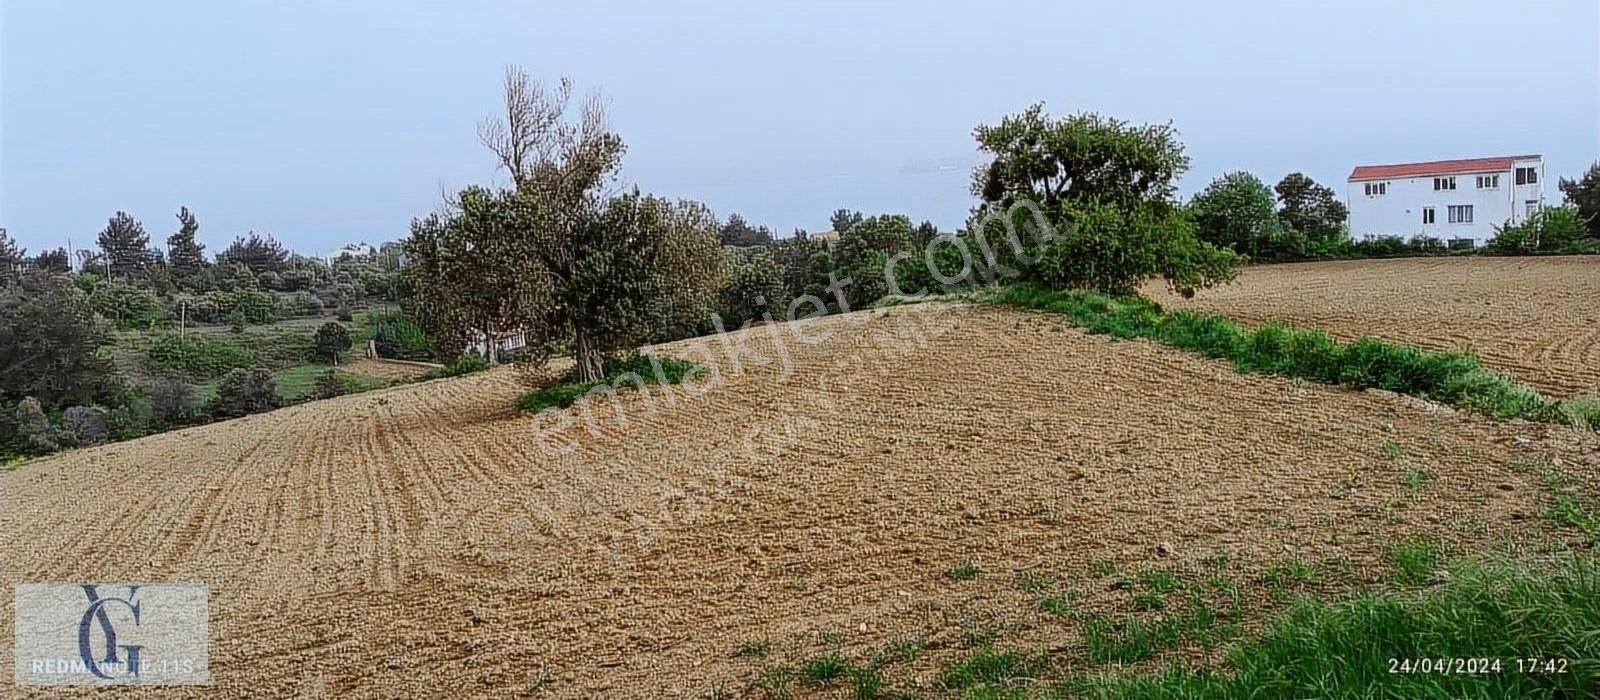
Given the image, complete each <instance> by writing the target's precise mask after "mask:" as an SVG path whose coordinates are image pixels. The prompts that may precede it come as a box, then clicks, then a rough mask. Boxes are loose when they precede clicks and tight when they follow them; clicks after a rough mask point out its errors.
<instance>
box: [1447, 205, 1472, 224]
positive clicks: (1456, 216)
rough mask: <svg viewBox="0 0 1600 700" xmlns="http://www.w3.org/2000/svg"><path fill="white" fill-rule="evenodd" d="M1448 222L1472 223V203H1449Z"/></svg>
mask: <svg viewBox="0 0 1600 700" xmlns="http://www.w3.org/2000/svg"><path fill="white" fill-rule="evenodd" d="M1450 223H1452V224H1470V223H1472V205H1471V204H1452V205H1450Z"/></svg>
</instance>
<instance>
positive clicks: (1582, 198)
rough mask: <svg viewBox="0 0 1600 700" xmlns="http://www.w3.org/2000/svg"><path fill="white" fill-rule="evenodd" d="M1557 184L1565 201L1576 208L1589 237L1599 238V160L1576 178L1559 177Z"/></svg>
mask: <svg viewBox="0 0 1600 700" xmlns="http://www.w3.org/2000/svg"><path fill="white" fill-rule="evenodd" d="M1559 186H1560V187H1561V194H1563V195H1565V196H1566V198H1567V203H1568V204H1571V205H1572V206H1574V207H1577V208H1578V218H1580V219H1582V220H1583V222H1584V228H1585V229H1586V230H1587V231H1588V234H1589V237H1591V238H1600V162H1596V163H1595V164H1594V165H1591V166H1589V169H1588V170H1587V171H1585V172H1584V173H1583V177H1581V178H1578V179H1577V180H1568V179H1567V178H1561V181H1560V183H1559Z"/></svg>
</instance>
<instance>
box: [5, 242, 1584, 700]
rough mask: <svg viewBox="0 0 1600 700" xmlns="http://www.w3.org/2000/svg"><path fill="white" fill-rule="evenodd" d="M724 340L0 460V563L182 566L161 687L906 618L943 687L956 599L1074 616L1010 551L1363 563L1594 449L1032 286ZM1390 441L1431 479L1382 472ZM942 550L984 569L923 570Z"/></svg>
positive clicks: (714, 660) (628, 691) (133, 573)
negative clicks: (599, 388) (185, 660)
mask: <svg viewBox="0 0 1600 700" xmlns="http://www.w3.org/2000/svg"><path fill="white" fill-rule="evenodd" d="M1493 262H1494V263H1496V265H1498V264H1499V263H1500V261H1493ZM1337 269H1343V268H1337ZM1401 269H1408V268H1407V267H1406V266H1401ZM1494 269H1496V270H1500V272H1497V273H1495V274H1499V275H1502V276H1503V275H1504V274H1507V273H1506V272H1505V271H1504V270H1502V268H1500V267H1494ZM1506 269H1514V268H1506ZM1584 269H1587V270H1590V271H1591V272H1592V271H1593V270H1594V269H1595V268H1594V267H1593V266H1590V267H1587V268H1584ZM1248 274H1249V275H1251V276H1257V275H1261V276H1263V277H1265V276H1266V275H1264V274H1262V273H1260V272H1257V271H1252V272H1251V273H1248ZM1267 274H1271V273H1267ZM1345 274H1347V275H1348V274H1356V273H1354V272H1350V271H1348V270H1346V271H1345ZM1249 284H1252V282H1251V281H1250V280H1249V279H1248V278H1247V281H1246V285H1249ZM1352 313H1354V312H1352ZM1591 313H1592V311H1591ZM1533 317H1534V318H1542V319H1545V320H1546V321H1548V320H1549V317H1548V315H1545V316H1540V315H1537V314H1535V315H1533ZM1591 318H1592V317H1591ZM796 331H799V332H803V333H804V334H805V335H806V336H807V338H808V339H809V340H811V341H814V342H809V343H808V342H803V341H802V340H801V339H799V338H796V337H795V336H794V335H793V333H794V332H796ZM775 338H781V339H783V343H782V344H781V345H780V344H779V343H777V342H776V341H775V340H774V339H775ZM732 340H733V341H737V345H739V346H741V347H742V348H743V351H742V352H741V353H739V354H738V366H735V365H734V364H733V363H732V362H730V361H729V360H728V358H727V356H726V355H725V354H724V350H725V349H726V347H725V346H724V345H723V344H720V343H719V341H706V340H696V341H687V342H683V343H677V344H674V345H671V346H667V347H665V348H663V349H661V350H660V351H662V352H666V353H669V354H673V355H676V356H680V357H684V358H686V359H692V360H698V361H702V362H704V361H706V360H707V353H711V354H712V355H713V356H714V357H715V362H714V363H713V367H714V368H715V369H716V372H715V374H714V376H712V377H710V378H707V379H703V380H701V381H699V382H696V383H695V384H692V385H686V386H682V387H677V388H675V389H673V390H672V392H671V393H670V394H667V393H663V391H662V390H661V389H660V388H659V387H651V390H652V391H651V392H649V393H640V392H637V391H628V392H624V393H622V394H620V395H619V397H618V400H617V403H616V404H615V405H614V406H613V405H611V404H610V403H609V402H607V401H604V400H601V401H597V402H594V403H595V404H597V405H591V408H593V409H594V410H593V411H591V413H590V418H592V419H593V421H592V424H593V429H592V430H589V429H587V428H586V427H585V425H586V421H585V420H584V417H583V412H582V411H581V410H580V409H579V407H574V408H572V409H567V410H566V411H565V412H562V413H560V414H558V415H556V416H555V417H554V418H552V417H551V416H548V415H547V416H544V417H543V418H537V419H536V418H535V417H531V416H528V415H523V414H519V413H518V412H516V411H514V410H513V409H512V407H511V402H512V400H513V398H514V397H516V396H517V394H518V393H519V392H520V391H522V388H521V387H520V386H518V384H517V383H516V374H515V373H514V372H511V371H509V370H496V371H492V372H487V373H480V374H477V375H471V376H467V377H463V378H457V379H446V380H436V381H431V382H426V383H421V384H413V385H406V386H401V387H395V388H391V389H386V390H381V391H377V392H371V393H365V394H359V395H353V396H347V397H342V398H338V399H333V400H328V401H320V402H314V403H309V404H304V405H299V406H295V407H292V408H287V409H283V410H279V411H274V412H271V413H267V414H262V415H257V416H252V417H248V418H244V419H240V420H234V421H230V422H226V423H219V424H214V425H211V426H206V427H201V428H194V429H189V430H183V431H178V432H172V433H167V434H162V435H156V436H152V437H148V438H144V439H140V440H136V441H133V442H127V443H121V444H114V445H109V446H104V447H99V448H93V449H84V450H78V451H73V452H69V453H65V454H63V455H59V456H56V457H53V458H50V459H45V460H41V461H36V462H31V463H27V464H25V465H23V466H22V467H21V468H20V469H18V470H15V471H11V472H5V473H0V490H3V496H0V497H3V504H4V511H3V512H0V562H4V564H3V566H4V578H5V580H6V583H7V584H8V587H9V584H13V583H15V582H19V581H71V580H90V581H124V580H125V581H151V580H156V581H162V580H171V581H191V582H204V583H208V584H209V585H210V590H211V592H210V601H211V652H210V653H211V664H212V667H211V677H212V680H213V685H212V686H210V687H209V688H199V689H183V688H179V689H173V688H167V689H161V696H163V697H169V696H173V695H177V696H212V697H246V696H272V697H295V696H306V697H341V698H346V697H356V698H364V697H373V698H376V697H433V696H437V697H468V696H477V695H487V696H494V697H510V696H521V695H534V694H539V695H540V696H543V697H572V698H578V697H583V698H590V697H694V696H697V695H699V694H701V693H704V692H706V691H708V690H709V689H711V688H713V687H716V688H720V689H723V690H724V691H726V692H727V693H729V694H732V695H735V696H745V695H753V694H755V691H754V690H753V689H752V687H753V686H752V683H753V679H754V678H755V677H756V676H757V675H758V673H759V671H760V666H761V665H762V664H763V663H766V662H762V661H758V660H755V659H752V658H748V657H741V656H739V655H738V654H737V653H736V652H737V651H738V650H739V649H740V648H741V646H742V645H747V644H750V643H752V642H754V641H756V640H766V641H769V642H770V644H771V651H770V652H768V654H769V659H771V660H774V661H776V660H784V659H792V658H797V657H798V655H800V654H806V653H815V652H817V651H818V650H820V649H822V648H823V647H824V644H825V643H824V641H823V639H824V637H823V635H825V634H837V635H838V637H837V640H840V641H839V643H842V644H843V646H844V648H845V649H847V650H851V651H852V652H856V651H862V652H863V653H867V652H869V651H870V650H877V649H882V648H884V647H885V646H886V645H887V644H888V643H889V642H890V641H891V640H894V639H899V638H902V637H905V636H907V635H916V636H919V637H921V638H924V639H926V640H927V642H928V650H927V652H926V653H925V654H923V655H922V656H920V657H918V658H917V659H916V660H915V661H907V662H904V663H900V664H898V665H897V664H891V665H890V666H888V667H887V669H886V670H887V672H888V673H889V674H890V676H891V678H893V679H895V680H894V681H893V682H894V683H896V684H899V685H900V686H901V687H905V688H908V689H918V690H919V691H920V692H924V693H929V692H933V693H935V694H936V692H937V691H936V690H935V691H930V688H931V687H932V684H933V683H934V681H933V680H932V678H933V676H934V674H935V673H936V672H937V668H938V664H939V663H940V662H941V660H942V659H947V658H949V657H950V656H951V655H953V654H955V653H956V650H957V648H958V646H959V640H960V636H961V634H962V630H963V620H968V619H971V618H972V617H973V616H984V617H985V619H993V620H995V621H996V624H997V625H998V626H999V629H1002V630H1004V631H1005V632H1004V633H1005V634H1007V635H1016V636H1018V637H1020V638H1026V639H1061V640H1072V639H1076V638H1077V637H1076V635H1077V634H1078V633H1079V631H1078V630H1077V625H1078V623H1077V622H1075V621H1073V620H1071V619H1066V618H1056V617H1049V616H1045V615H1044V614H1043V613H1041V612H1039V611H1037V610H1036V609H1035V608H1034V607H1033V605H1032V603H1031V598H1029V597H1027V596H1026V595H1025V594H1023V593H1022V592H1019V590H1018V588H1017V585H1016V580H1017V579H1016V576H1017V574H1018V573H1019V572H1023V571H1049V572H1053V573H1056V574H1059V575H1060V576H1061V577H1062V578H1063V579H1064V580H1065V581H1069V582H1076V584H1075V585H1079V586H1080V587H1081V589H1082V590H1083V591H1084V592H1085V599H1084V601H1083V604H1084V605H1086V606H1089V607H1090V608H1092V607H1093V606H1096V605H1099V604H1102V603H1103V602H1104V599H1105V598H1106V596H1108V595H1111V593H1110V592H1108V589H1107V587H1106V585H1105V581H1104V580H1103V578H1097V574H1096V573H1095V569H1096V566H1095V562H1096V561H1097V560H1102V559H1103V560H1108V561H1110V562H1113V563H1115V564H1116V565H1117V566H1120V567H1124V570H1131V569H1132V568H1134V567H1137V566H1139V565H1140V564H1141V562H1148V561H1163V562H1165V563H1168V564H1170V565H1172V566H1177V567H1184V566H1198V565H1199V562H1200V561H1201V560H1202V559H1203V558H1205V557H1207V556H1209V555H1210V554H1211V553H1212V552H1214V551H1215V550H1216V549H1217V548H1227V549H1228V550H1229V551H1231V552H1232V555H1233V557H1234V560H1235V561H1236V562H1238V563H1239V565H1240V566H1242V567H1243V568H1244V569H1245V570H1246V571H1247V572H1259V571H1261V570H1263V569H1264V568H1265V567H1267V566H1268V565H1269V564H1271V563H1274V562H1277V561H1280V560H1282V559H1283V558H1284V557H1286V556H1291V555H1292V556H1296V557H1303V558H1304V559H1306V560H1308V561H1322V560H1325V559H1329V558H1342V559H1343V560H1345V561H1347V562H1349V563H1350V564H1351V565H1352V566H1353V567H1354V572H1355V575H1356V576H1358V577H1361V578H1362V579H1363V580H1368V579H1371V580H1376V577H1377V575H1378V574H1377V573H1376V572H1379V571H1381V570H1382V569H1384V568H1385V567H1386V566H1387V565H1386V564H1385V563H1384V561H1383V557H1384V554H1383V553H1384V552H1385V551H1387V550H1386V548H1387V547H1388V546H1389V544H1390V543H1391V542H1393V541H1394V539H1395V538H1397V537H1400V536H1403V535H1409V534H1417V533H1425V534H1429V535H1432V536H1435V537H1438V538H1441V539H1442V540H1444V541H1447V542H1449V543H1451V547H1453V548H1457V549H1459V550H1464V551H1473V550H1482V549H1487V548H1489V547H1491V546H1492V544H1493V543H1494V542H1496V541H1497V540H1499V539H1500V538H1503V537H1516V536H1519V535H1525V534H1529V533H1530V532H1532V531H1534V530H1535V529H1537V528H1539V527H1540V526H1541V523H1540V521H1539V518H1538V515H1537V513H1538V511H1539V499H1540V494H1541V486H1540V484H1539V482H1538V477H1537V476H1536V475H1534V474H1532V473H1528V472H1526V471H1525V470H1518V469H1515V468H1513V467H1512V466H1511V462H1512V461H1513V459H1514V458H1517V457H1519V456H1526V455H1531V454H1537V455H1542V456H1544V457H1546V458H1549V459H1554V460H1556V461H1557V463H1560V464H1562V465H1564V468H1565V469H1567V470H1568V471H1570V472H1572V473H1574V474H1577V475H1579V476H1582V477H1586V478H1592V477H1594V476H1595V475H1596V474H1597V473H1600V465H1597V464H1596V461H1597V457H1596V456H1595V454H1594V452H1593V450H1592V443H1587V442H1584V441H1583V438H1581V437H1580V436H1578V435H1576V434H1574V433H1572V432H1571V431H1569V430H1567V429H1565V428H1557V427H1552V426H1545V425H1540V424H1523V423H1496V422H1491V421H1489V420H1486V419H1480V418H1477V417H1472V416H1466V415H1457V414H1455V413H1453V412H1450V411H1446V410H1439V409H1435V408H1433V407H1430V406H1427V405H1424V404H1421V403H1418V402H1414V401H1410V400H1407V399H1403V398H1400V397H1395V396H1391V395H1382V394H1378V393H1373V392H1367V393H1362V392H1353V391H1349V390H1344V389H1339V388H1331V387H1322V386H1317V385H1307V384H1302V383H1297V382H1291V381H1287V380H1281V379H1277V378H1271V377H1261V376H1246V375H1241V374H1239V373H1237V372H1235V371H1234V370H1233V369H1231V367H1229V366H1228V365H1227V364H1225V363H1221V362H1215V361H1208V360H1204V359H1200V358H1198V357H1195V356H1191V355H1188V354H1184V353H1181V352H1178V351H1175V350H1171V349H1168V348H1163V347H1160V346H1157V345H1154V344H1150V343H1145V342H1122V341H1115V340H1111V339H1108V338H1105V337H1098V336H1089V335H1085V334H1084V333H1082V332H1080V331H1078V330H1075V329H1072V328H1070V327H1064V326H1063V325H1062V324H1061V323H1060V322H1059V321H1058V319H1057V318H1056V317H1053V316H1049V315H1045V314H1034V313H1026V312H1020V311H1014V310H1008V309H1003V308H996V307H978V306H962V305H944V304H925V305H919V306H909V307H899V308H894V309H890V310H889V311H888V312H887V313H885V314H882V315H880V316H872V315H870V314H851V315H847V316H836V317H830V318H826V319H820V320H816V321H811V322H805V323H802V324H799V327H798V328H797V327H795V326H793V325H788V326H785V325H773V326H767V327H760V328H754V329H750V330H748V331H744V332H742V333H740V334H737V335H736V336H734V338H732ZM1592 348H1593V346H1592V345H1591V346H1589V349H1588V350H1585V351H1584V352H1585V353H1592ZM1563 356H1564V355H1563ZM1587 356H1589V357H1592V355H1587ZM619 415H620V416H622V417H623V418H624V419H625V422H620V421H619V420H617V417H618V416H619ZM563 422H571V423H572V425H570V426H568V427H567V428H565V429H564V430H559V431H558V430H556V427H558V426H559V425H561V424H562V423H563ZM1397 453H1398V454H1397ZM1401 462H1404V465H1402V464H1401ZM1405 465H1409V467H1410V468H1421V469H1426V470H1428V471H1429V472H1430V474H1431V475H1432V478H1431V481H1429V482H1428V483H1427V484H1426V485H1425V486H1422V487H1418V488H1408V487H1405V486H1402V484H1401V479H1402V472H1403V470H1404V469H1406V468H1407V466H1405ZM963 560H970V561H972V562H974V563H975V564H976V565H977V566H978V567H979V568H980V569H981V571H982V572H983V573H982V574H981V575H978V576H977V577H976V578H974V579H973V580H970V581H953V580H950V579H949V578H947V577H945V576H943V575H942V574H943V572H945V571H946V570H947V569H949V568H950V567H951V566H952V565H954V564H955V563H956V562H959V561H963ZM11 604H12V601H11V597H10V596H9V595H6V596H0V637H3V638H6V639H9V638H10V636H11V634H12V631H11V628H10V626H11V624H12V611H11V610H10V606H11ZM1006 638H1007V639H1010V638H1012V637H1010V636H1008V637H1006ZM0 653H3V654H5V655H6V656H5V658H4V659H3V663H0V668H9V667H10V665H11V664H12V659H11V658H10V654H11V647H10V644H9V643H7V644H5V645H0ZM0 676H3V678H4V680H3V681H0V682H3V683H5V684H6V687H5V688H4V692H3V694H4V695H6V696H8V697H9V696H14V695H19V694H20V695H27V694H28V693H29V691H30V690H32V689H30V688H17V687H15V686H11V678H10V674H9V673H4V674H0ZM82 694H84V695H89V694H90V693H88V692H83V693H82Z"/></svg>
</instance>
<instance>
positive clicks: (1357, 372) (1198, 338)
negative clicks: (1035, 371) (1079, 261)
mask: <svg viewBox="0 0 1600 700" xmlns="http://www.w3.org/2000/svg"><path fill="white" fill-rule="evenodd" d="M993 300H994V301H997V302H999V303H1004V304H1011V305H1014V306H1022V307H1025V308H1034V309H1045V310H1050V311H1056V312H1059V313H1062V314H1065V315H1066V316H1067V317H1068V318H1070V319H1071V320H1072V323H1073V324H1074V325H1078V326H1082V327H1085V328H1088V329H1089V330H1090V331H1092V332H1095V333H1106V334H1109V335H1114V336H1117V337H1121V338H1150V339H1153V340H1158V341H1160V342H1162V343H1166V344H1168V345H1172V346H1174V347H1179V348H1183V349H1185V350H1190V351H1193V352H1197V353H1200V354H1202V355H1205V356H1207V357H1212V358H1218V359H1227V360H1231V361H1232V362H1233V363H1234V365H1235V367H1237V368H1238V369H1239V370H1240V371H1244V372H1257V373H1263V374H1276V375H1281V376H1288V377H1299V378H1303V379H1310V380H1314V381H1319V382H1324V383H1329V384H1343V385H1345V386H1350V387H1354V388H1358V389H1360V388H1369V387H1372V388H1378V389H1386V390H1389V391H1394V392H1398V393H1402V394H1410V395H1413V396H1420V397H1423V398H1426V399H1429V400H1432V401H1438V402H1440V403H1445V404H1449V405H1453V406H1459V407H1462V408H1467V409H1471V410H1474V411H1477V412H1480V413H1484V414H1487V415H1491V416H1494V417H1497V418H1513V417H1521V418H1528V419H1532V420H1543V421H1562V420H1577V419H1574V418H1572V417H1571V416H1573V415H1576V416H1579V417H1580V418H1581V417H1582V416H1585V415H1587V414H1586V413H1585V412H1584V410H1583V408H1582V406H1583V405H1584V404H1583V402H1582V401H1581V400H1575V399H1568V400H1562V401H1553V400H1550V399H1546V398H1545V397H1543V396H1541V395H1540V394H1539V392H1538V391H1536V390H1534V389H1532V388H1530V387H1527V386H1525V385H1522V384H1519V383H1517V382H1516V381H1515V380H1512V379H1510V378H1509V377H1506V376H1505V375H1502V374H1497V373H1495V372H1492V371H1490V370H1488V369H1487V368H1485V367H1484V366H1483V363H1482V362H1481V361H1480V360H1479V359H1478V358H1477V357H1476V356H1474V355H1472V354H1470V353H1467V352H1459V351H1448V352H1438V351H1429V350H1420V349H1418V348H1414V347H1410V346H1405V345H1397V344H1394V343H1389V342H1386V341H1382V340H1378V339H1375V338H1361V339H1358V340H1356V341H1354V342H1351V343H1339V342H1337V341H1335V340H1333V339H1332V338H1331V337H1329V336H1328V335H1327V334H1325V333H1323V332H1321V331H1317V330H1313V329H1300V328H1293V327H1289V326H1284V325H1280V324H1268V325H1266V326H1262V327H1260V328H1257V329H1254V330H1251V329H1248V328H1245V327H1244V326H1241V325H1239V324H1238V323H1236V322H1234V321H1232V320H1230V319H1228V318H1227V317H1225V316H1221V315H1217V314H1202V313H1196V312H1192V311H1187V310H1178V311H1170V312H1168V311H1163V310H1161V309H1160V307H1158V306H1156V305H1155V304H1154V303H1152V302H1150V301H1148V300H1146V299H1143V298H1141V297H1120V298H1114V297H1108V296H1105V295H1101V294H1096V293H1093V292H1077V291H1074V292H1058V291H1053V290H1050V289H1047V288H1044V287H1041V286H1038V285H1014V286H1011V287H1008V288H1005V289H1003V290H1000V291H999V292H998V293H996V294H995V295H994V296H993Z"/></svg>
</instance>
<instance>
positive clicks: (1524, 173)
mask: <svg viewBox="0 0 1600 700" xmlns="http://www.w3.org/2000/svg"><path fill="white" fill-rule="evenodd" d="M1517 184H1519V185H1536V184H1539V169H1538V168H1517Z"/></svg>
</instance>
